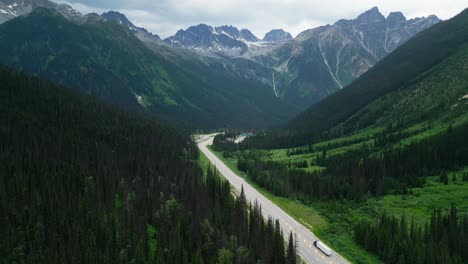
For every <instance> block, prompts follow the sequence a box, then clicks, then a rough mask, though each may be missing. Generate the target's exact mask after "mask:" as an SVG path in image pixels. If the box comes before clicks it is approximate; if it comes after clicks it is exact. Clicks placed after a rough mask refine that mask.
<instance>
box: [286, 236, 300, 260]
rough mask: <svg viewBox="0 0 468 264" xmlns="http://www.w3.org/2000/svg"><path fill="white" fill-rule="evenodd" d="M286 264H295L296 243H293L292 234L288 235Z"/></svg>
mask: <svg viewBox="0 0 468 264" xmlns="http://www.w3.org/2000/svg"><path fill="white" fill-rule="evenodd" d="M286 263H288V264H296V263H297V251H296V243H295V241H294V236H293V233H292V232H291V233H290V234H289V243H288V252H287V256H286Z"/></svg>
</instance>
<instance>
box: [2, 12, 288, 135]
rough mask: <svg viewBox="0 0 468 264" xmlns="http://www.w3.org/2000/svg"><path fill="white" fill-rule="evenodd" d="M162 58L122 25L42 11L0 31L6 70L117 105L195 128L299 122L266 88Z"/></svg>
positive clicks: (191, 60)
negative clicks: (76, 20) (84, 21)
mask: <svg viewBox="0 0 468 264" xmlns="http://www.w3.org/2000/svg"><path fill="white" fill-rule="evenodd" d="M161 53H162V52H160V53H157V52H156V51H152V50H150V49H149V48H148V47H146V46H145V45H144V44H143V43H142V42H140V41H139V40H138V39H137V38H136V37H135V36H134V35H133V33H132V32H130V31H128V30H126V29H124V28H123V27H121V26H120V25H118V24H116V23H112V22H94V23H88V24H83V25H76V24H74V23H72V22H70V21H68V20H66V19H65V18H64V17H62V16H61V15H60V14H58V13H56V12H54V11H51V10H47V9H43V8H38V9H36V10H34V11H33V12H32V13H31V14H29V15H27V16H25V17H18V18H16V19H13V20H11V21H9V22H6V23H4V24H2V25H0V63H2V64H5V65H8V66H10V67H14V68H17V69H21V70H23V71H25V72H26V73H29V74H32V75H36V76H40V77H42V78H44V79H48V80H52V81H55V82H57V83H60V84H63V85H65V86H67V87H71V88H74V89H78V90H80V91H82V92H84V93H86V94H91V95H94V96H97V97H99V98H101V99H104V100H106V101H107V102H110V103H113V104H118V105H120V106H125V107H128V108H131V109H136V110H140V111H147V112H150V113H154V114H157V115H158V116H160V117H163V118H165V119H170V120H171V121H174V122H180V123H182V124H183V125H185V126H188V127H190V128H219V127H230V126H235V127H256V128H259V127H265V126H269V125H273V124H278V122H281V121H284V120H286V118H290V117H292V113H293V111H294V110H293V109H294V107H291V106H287V105H285V104H284V103H282V102H281V101H280V100H279V99H278V98H276V97H275V96H274V95H273V93H272V90H271V87H269V86H267V85H264V84H262V83H261V82H260V81H252V80H251V79H250V78H246V77H244V75H235V74H233V73H231V72H230V71H229V70H227V69H225V68H224V67H223V64H222V63H221V62H218V61H214V60H213V61H212V60H208V59H207V60H206V61H204V60H202V59H199V58H196V57H194V56H191V57H187V56H185V55H181V56H179V54H178V50H176V49H170V48H167V50H166V51H165V53H164V54H161ZM166 53H169V54H166ZM186 57H187V58H186ZM182 59H184V61H183V63H180V62H179V60H182Z"/></svg>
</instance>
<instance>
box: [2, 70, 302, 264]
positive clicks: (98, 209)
mask: <svg viewBox="0 0 468 264" xmlns="http://www.w3.org/2000/svg"><path fill="white" fill-rule="evenodd" d="M0 83H1V84H2V85H1V87H0V101H1V102H0V182H1V184H0V188H1V189H0V201H1V203H0V212H1V213H0V226H1V227H0V236H1V237H2V239H1V240H0V256H2V257H1V259H2V260H1V261H0V262H2V263H257V262H258V261H260V262H262V263H295V262H293V259H294V261H295V259H296V255H295V251H291V250H288V251H287V252H288V253H286V248H288V245H287V243H284V240H283V236H282V234H281V232H280V229H279V223H273V222H272V220H271V219H270V220H269V221H264V219H263V218H262V215H261V208H259V207H258V206H256V205H253V206H251V205H250V207H251V210H248V208H249V205H247V204H246V200H245V197H244V196H243V194H241V196H240V198H239V199H234V197H233V196H232V194H231V191H230V187H229V184H228V183H227V182H225V181H222V180H221V179H220V178H219V177H218V175H217V173H216V172H215V171H214V170H212V169H210V170H208V173H207V174H206V175H203V172H202V170H201V169H200V168H199V166H198V165H197V159H198V155H199V154H198V151H197V149H196V146H195V144H194V143H193V142H192V141H191V140H190V138H189V137H188V136H187V135H183V134H181V133H179V132H178V131H176V130H174V129H173V128H171V127H169V126H167V125H165V124H162V123H158V122H157V121H154V120H153V119H150V118H147V117H143V116H139V115H136V114H130V113H127V112H124V111H122V110H118V109H116V108H114V107H113V106H109V105H105V104H101V103H99V102H98V101H97V100H95V99H92V98H90V97H86V96H80V95H77V94H74V92H72V91H69V90H65V89H63V88H61V87H58V86H55V85H53V84H51V83H50V82H47V81H42V80H39V79H36V78H31V77H27V76H25V75H23V74H21V73H18V72H14V71H11V70H9V69H5V68H0ZM271 241H276V242H275V243H270V242H271ZM291 241H293V240H291ZM289 247H290V248H295V247H294V245H289Z"/></svg>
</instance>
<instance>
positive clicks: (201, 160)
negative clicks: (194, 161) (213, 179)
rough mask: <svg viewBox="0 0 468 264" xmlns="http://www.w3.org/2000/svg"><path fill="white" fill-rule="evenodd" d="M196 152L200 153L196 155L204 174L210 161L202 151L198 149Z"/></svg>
mask: <svg viewBox="0 0 468 264" xmlns="http://www.w3.org/2000/svg"><path fill="white" fill-rule="evenodd" d="M198 153H200V155H199V156H198V165H199V166H200V167H201V168H202V170H203V175H206V173H207V171H208V167H209V166H210V161H209V160H208V158H207V157H206V156H205V154H204V153H203V152H201V151H199V152H198Z"/></svg>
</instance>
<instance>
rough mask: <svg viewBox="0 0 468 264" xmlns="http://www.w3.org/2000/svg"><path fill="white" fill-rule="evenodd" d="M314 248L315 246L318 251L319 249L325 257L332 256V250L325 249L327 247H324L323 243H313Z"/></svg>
mask: <svg viewBox="0 0 468 264" xmlns="http://www.w3.org/2000/svg"><path fill="white" fill-rule="evenodd" d="M314 246H316V247H317V248H318V249H320V251H322V252H323V253H325V255H327V256H329V257H330V256H331V254H332V250H331V249H330V248H329V247H327V245H325V244H324V243H322V242H321V241H318V240H317V241H315V242H314Z"/></svg>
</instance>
